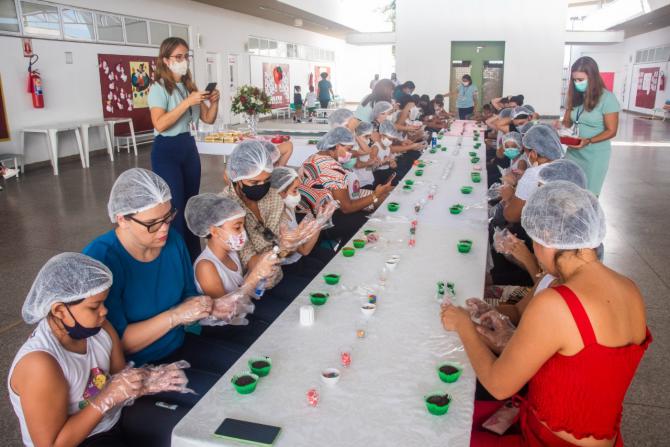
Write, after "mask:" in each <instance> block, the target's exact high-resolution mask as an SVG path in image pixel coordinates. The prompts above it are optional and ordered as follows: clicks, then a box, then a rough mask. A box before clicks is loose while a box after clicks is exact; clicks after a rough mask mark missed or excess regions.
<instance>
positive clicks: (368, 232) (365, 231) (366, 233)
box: [363, 229, 377, 236]
mask: <svg viewBox="0 0 670 447" xmlns="http://www.w3.org/2000/svg"><path fill="white" fill-rule="evenodd" d="M376 232H377V230H372V229H369V230H363V234H365V235H366V236H367V235H368V234H370V233H376Z"/></svg>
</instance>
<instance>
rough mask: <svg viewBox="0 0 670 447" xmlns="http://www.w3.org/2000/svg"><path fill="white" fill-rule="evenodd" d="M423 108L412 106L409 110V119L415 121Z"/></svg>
mask: <svg viewBox="0 0 670 447" xmlns="http://www.w3.org/2000/svg"><path fill="white" fill-rule="evenodd" d="M420 111H421V109H419V108H418V107H412V110H410V111H409V119H410V120H412V121H414V120H416V119H417V118H418V117H419V112H420Z"/></svg>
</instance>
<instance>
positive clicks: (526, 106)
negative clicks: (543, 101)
mask: <svg viewBox="0 0 670 447" xmlns="http://www.w3.org/2000/svg"><path fill="white" fill-rule="evenodd" d="M523 106H524V107H525V108H526V109H528V111H529V112H530V113H531V114H533V113H535V107H533V106H531V105H530V104H524V105H523Z"/></svg>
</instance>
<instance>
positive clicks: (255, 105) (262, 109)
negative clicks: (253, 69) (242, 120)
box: [230, 85, 270, 115]
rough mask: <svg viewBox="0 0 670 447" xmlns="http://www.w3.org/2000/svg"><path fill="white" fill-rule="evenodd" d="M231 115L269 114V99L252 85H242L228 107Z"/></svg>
mask: <svg viewBox="0 0 670 447" xmlns="http://www.w3.org/2000/svg"><path fill="white" fill-rule="evenodd" d="M230 110H231V111H232V112H233V113H240V114H246V115H260V114H261V113H269V112H270V97H269V96H268V95H267V94H265V92H264V91H263V90H261V89H259V88H258V87H254V86H253V85H243V86H242V87H240V88H239V89H237V94H236V95H235V97H234V98H233V103H232V105H231V106H230Z"/></svg>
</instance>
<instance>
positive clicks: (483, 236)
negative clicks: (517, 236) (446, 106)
mask: <svg viewBox="0 0 670 447" xmlns="http://www.w3.org/2000/svg"><path fill="white" fill-rule="evenodd" d="M441 141H442V143H443V144H445V143H446V145H447V146H448V148H449V150H448V152H446V153H445V152H438V153H436V154H430V153H428V152H426V153H425V154H424V156H423V157H422V160H425V161H426V162H427V163H429V164H428V166H427V167H426V168H425V169H424V172H425V174H424V175H423V176H422V177H416V176H415V174H414V171H415V170H412V171H411V172H410V173H409V174H408V175H407V177H405V178H406V179H413V180H415V181H416V188H415V191H414V192H411V193H407V192H405V191H402V190H401V188H397V189H396V191H394V192H393V194H392V195H391V196H390V197H389V199H387V200H386V202H390V201H396V202H398V203H400V210H399V211H398V212H395V213H391V212H389V211H388V210H387V203H384V204H383V205H382V206H381V207H380V208H379V209H378V210H377V212H375V213H374V215H373V218H372V219H371V220H370V222H369V223H368V224H367V225H366V226H365V227H364V228H372V229H376V230H377V231H378V233H379V234H380V236H381V240H380V241H379V242H377V243H375V244H368V245H367V246H366V247H365V248H363V249H361V250H356V254H355V256H354V257H353V258H344V257H343V256H342V255H341V254H338V255H337V256H336V257H335V258H334V259H333V260H332V261H331V263H330V264H329V265H328V266H327V267H326V269H325V271H324V272H323V273H330V272H332V273H340V274H341V275H342V279H341V282H340V284H339V285H337V286H327V285H325V283H324V281H323V279H322V277H321V276H319V277H317V278H315V279H314V281H313V282H312V283H311V284H310V285H309V286H308V287H307V288H306V289H305V290H304V291H303V293H302V294H301V295H300V296H298V297H297V298H296V299H295V301H294V302H293V303H292V304H291V305H290V306H289V307H288V308H287V309H286V311H285V312H284V313H283V314H282V315H281V316H280V317H279V318H278V319H277V320H276V321H275V322H274V323H273V324H272V326H271V327H270V328H269V329H268V330H267V331H266V332H265V333H264V334H263V335H262V336H261V337H260V338H259V339H258V340H257V341H256V342H255V343H254V344H253V345H252V346H251V347H250V349H249V350H248V351H247V352H246V353H245V355H243V356H242V357H241V358H240V359H239V360H238V362H237V363H236V364H235V365H234V366H233V367H232V368H231V369H230V370H229V371H228V372H227V373H226V374H225V375H224V376H223V377H222V378H221V379H220V380H219V382H218V383H217V384H216V385H215V386H214V387H213V388H212V389H211V390H210V391H209V392H208V393H207V394H206V395H205V396H204V397H203V398H202V399H201V400H200V402H199V403H198V404H197V405H196V406H195V407H194V408H193V409H192V410H191V411H190V412H189V413H188V414H187V415H186V416H185V417H184V418H183V419H182V420H181V421H180V423H179V424H178V425H177V426H176V427H175V428H174V430H173V433H172V445H173V446H177V447H186V446H189V447H191V446H221V445H228V446H237V445H241V444H239V443H236V442H233V441H228V440H223V439H220V438H216V437H214V436H213V433H214V431H215V430H216V428H217V427H218V426H219V424H220V423H221V422H222V421H223V419H225V418H236V419H242V420H247V421H251V422H258V423H263V424H269V425H276V426H279V427H281V428H282V431H281V433H280V435H279V437H278V439H277V441H276V443H275V445H277V446H291V447H297V446H338V447H339V446H363V445H365V446H366V447H373V446H384V447H387V446H429V445H435V446H437V445H440V446H447V445H448V446H467V445H469V442H470V430H471V424H472V412H473V406H474V389H475V375H474V372H473V370H472V368H471V366H470V365H469V362H468V360H467V356H466V355H465V353H464V351H463V347H462V345H461V342H460V339H459V338H458V336H457V335H456V334H455V333H448V332H446V331H445V330H444V329H443V327H442V324H441V322H440V318H439V304H438V302H437V300H436V283H437V281H440V280H442V281H445V282H447V281H450V282H454V283H455V291H456V296H455V301H456V302H457V303H459V304H463V303H464V301H465V299H467V298H469V297H473V296H475V297H476V296H481V295H482V292H483V289H484V270H485V265H486V251H487V231H486V222H487V215H486V214H487V213H486V207H485V206H484V204H485V200H486V171H485V169H484V170H482V179H483V180H482V183H479V184H474V183H473V182H472V181H471V179H470V172H471V170H472V165H471V163H470V159H469V156H468V152H469V151H472V150H474V149H472V140H471V138H464V140H463V146H462V147H461V148H460V149H459V154H458V155H454V152H455V149H456V138H455V137H445V138H444V139H443V140H441ZM475 151H476V152H478V153H479V154H480V158H481V160H484V159H485V158H484V147H481V148H480V149H477V150H475ZM449 160H452V161H453V167H452V169H451V172H450V174H449V175H448V177H447V178H446V179H442V178H441V177H442V175H443V172H444V168H445V165H447V164H448V163H450V161H449ZM482 165H483V162H482ZM431 183H435V184H438V185H439V190H438V192H437V194H436V196H435V199H434V200H432V201H428V202H427V203H426V205H425V207H424V209H423V210H422V211H421V212H420V214H418V215H417V214H415V212H414V206H413V205H414V203H416V202H417V201H419V200H420V199H421V198H423V197H426V195H427V193H428V190H429V185H430V184H431ZM463 185H472V186H473V187H474V191H473V192H472V194H470V195H463V194H462V193H461V192H460V187H461V186H463ZM456 203H461V204H463V205H465V206H466V209H465V210H464V211H463V212H462V213H461V214H460V215H451V214H450V213H449V210H448V208H449V206H451V205H453V204H456ZM468 206H471V208H468ZM415 218H417V219H418V226H417V231H416V245H415V247H414V248H410V247H409V246H408V239H409V228H410V223H409V222H410V220H411V219H415ZM463 238H467V239H470V240H472V241H473V247H472V251H471V252H470V253H468V254H461V253H458V252H457V249H456V243H457V241H458V240H459V239H463ZM393 254H397V255H399V256H400V262H399V264H398V266H397V268H396V269H395V271H393V272H391V273H390V275H389V276H388V278H387V279H386V281H385V282H384V281H382V280H381V279H380V277H381V275H380V273H381V271H382V269H383V267H384V264H385V260H386V259H387V258H388V257H389V256H390V255H393ZM382 284H383V285H382ZM366 289H369V290H366ZM370 290H371V291H372V292H373V293H375V294H376V295H377V311H376V312H375V314H374V315H373V316H371V317H370V318H369V319H365V317H363V315H362V313H361V311H360V306H361V305H362V304H363V303H364V302H366V300H367V298H366V294H367V293H368V292H369V291H370ZM314 291H327V292H329V293H330V299H329V300H328V302H327V303H326V304H325V305H323V306H321V307H317V308H316V318H315V323H314V325H313V326H308V327H305V326H301V325H300V324H299V308H300V306H302V305H306V304H309V293H310V292H314ZM361 328H363V329H364V330H365V331H366V337H365V338H362V339H359V338H357V337H356V333H355V332H356V330H357V329H361ZM345 345H348V346H350V347H351V349H352V350H351V352H352V362H351V366H350V367H349V368H346V369H345V368H342V367H341V366H340V364H339V352H340V351H339V349H340V347H342V346H345ZM258 355H268V356H270V357H271V358H272V361H273V366H272V371H271V373H270V375H269V376H268V377H265V378H261V379H260V383H259V384H258V387H257V389H256V391H255V392H254V393H252V394H249V395H244V396H243V395H240V394H238V393H237V392H236V391H235V390H234V389H233V387H232V385H231V379H232V377H233V375H235V374H237V373H240V372H243V371H245V370H247V361H248V360H249V359H250V358H251V357H253V356H258ZM443 361H455V362H459V363H460V364H461V365H463V374H462V375H461V377H460V379H459V380H458V381H457V382H456V383H453V384H445V383H443V382H441V381H440V379H439V378H438V375H437V371H436V370H437V366H438V365H439V364H440V363H441V362H443ZM329 367H335V368H338V369H339V370H340V371H341V373H342V376H341V379H340V381H339V383H337V384H336V385H334V386H328V385H325V384H323V383H322V382H321V380H320V372H321V371H322V370H323V369H325V368H329ZM312 387H318V389H319V393H320V400H319V403H318V406H317V407H316V408H313V407H310V406H309V405H308V404H307V398H306V393H307V391H308V390H309V389H310V388H312ZM433 391H443V392H448V393H449V394H450V395H452V397H453V400H452V402H451V405H450V409H449V412H448V413H447V414H446V415H444V416H433V415H431V414H429V413H428V412H427V410H426V408H425V405H424V402H423V396H424V395H426V394H428V393H430V392H433Z"/></svg>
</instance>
